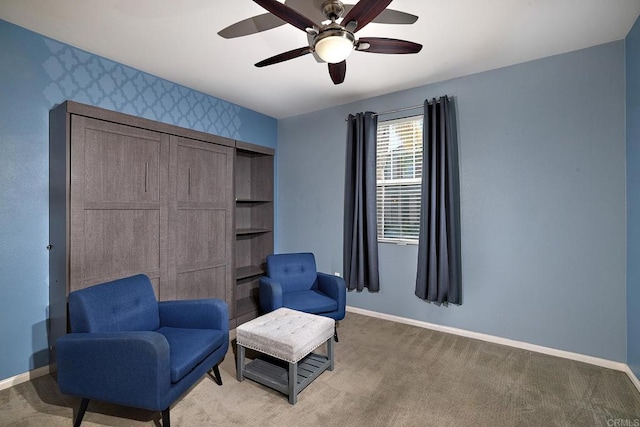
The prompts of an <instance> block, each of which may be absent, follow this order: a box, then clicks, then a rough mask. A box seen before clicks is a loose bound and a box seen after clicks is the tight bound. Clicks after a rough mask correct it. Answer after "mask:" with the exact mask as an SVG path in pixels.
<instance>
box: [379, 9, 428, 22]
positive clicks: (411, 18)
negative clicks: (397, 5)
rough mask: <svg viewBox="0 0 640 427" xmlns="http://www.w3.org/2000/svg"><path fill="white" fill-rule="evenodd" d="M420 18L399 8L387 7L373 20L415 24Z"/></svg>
mask: <svg viewBox="0 0 640 427" xmlns="http://www.w3.org/2000/svg"><path fill="white" fill-rule="evenodd" d="M417 20H418V17H417V16H416V15H412V14H410V13H407V12H400V11H399V10H393V9H385V10H383V11H382V12H381V13H380V15H378V16H377V17H376V18H375V19H373V20H372V21H371V22H373V23H376V24H404V25H409V24H413V23H414V22H416V21H417Z"/></svg>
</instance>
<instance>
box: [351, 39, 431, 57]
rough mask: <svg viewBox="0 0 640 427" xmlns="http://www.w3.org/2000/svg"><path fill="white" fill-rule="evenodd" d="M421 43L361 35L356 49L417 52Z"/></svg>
mask: <svg viewBox="0 0 640 427" xmlns="http://www.w3.org/2000/svg"><path fill="white" fill-rule="evenodd" d="M421 49H422V45H421V44H418V43H414V42H409V41H406V40H398V39H387V38H382V37H362V38H360V39H359V40H358V46H357V48H356V50H358V51H360V52H369V53H391V54H403V53H418V52H420V50H421Z"/></svg>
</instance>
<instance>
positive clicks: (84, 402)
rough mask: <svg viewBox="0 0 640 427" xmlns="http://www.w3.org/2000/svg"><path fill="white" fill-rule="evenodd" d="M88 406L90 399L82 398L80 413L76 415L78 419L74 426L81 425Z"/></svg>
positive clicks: (78, 426)
mask: <svg viewBox="0 0 640 427" xmlns="http://www.w3.org/2000/svg"><path fill="white" fill-rule="evenodd" d="M87 406H89V399H82V402H80V408H79V409H78V415H77V416H76V420H75V421H74V423H73V427H80V424H81V423H82V418H83V417H84V413H85V412H87Z"/></svg>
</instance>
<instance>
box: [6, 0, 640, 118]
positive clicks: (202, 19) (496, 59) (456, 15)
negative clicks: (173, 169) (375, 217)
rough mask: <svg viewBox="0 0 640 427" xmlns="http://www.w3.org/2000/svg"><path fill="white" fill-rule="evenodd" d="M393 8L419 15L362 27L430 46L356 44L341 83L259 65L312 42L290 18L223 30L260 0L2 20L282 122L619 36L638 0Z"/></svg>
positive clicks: (25, 3) (76, 6) (15, 15)
mask: <svg viewBox="0 0 640 427" xmlns="http://www.w3.org/2000/svg"><path fill="white" fill-rule="evenodd" d="M307 1H309V2H314V1H315V2H317V1H318V0H307ZM320 3H321V1H320ZM344 3H346V4H353V3H355V0H354V1H345V2H344ZM389 8H391V9H394V10H399V11H403V12H408V13H411V14H414V15H418V16H419V19H418V21H417V22H416V23H414V24H412V25H391V24H377V23H371V24H369V25H368V26H366V27H365V28H364V29H363V30H362V31H359V32H358V33H357V34H356V35H357V36H359V37H364V36H368V37H390V38H398V39H404V40H410V41H414V42H417V43H420V44H422V45H423V46H424V47H423V49H422V51H421V52H420V53H418V54H416V55H380V54H371V53H364V52H354V53H353V54H352V55H351V56H350V57H349V58H348V59H347V75H346V79H345V82H344V83H343V84H341V85H334V84H333V83H332V82H331V79H330V78H329V74H328V71H327V66H326V64H321V63H317V62H316V61H315V59H314V57H313V56H312V55H306V56H304V57H300V58H296V59H293V60H290V61H286V62H283V63H280V64H276V65H272V66H269V67H265V68H256V67H254V64H255V63H256V62H258V61H260V60H262V59H265V58H268V57H271V56H273V55H276V54H278V53H281V52H284V51H288V50H292V49H295V48H299V47H303V46H305V45H307V37H306V34H305V33H304V32H302V31H300V30H299V29H297V28H295V27H293V26H291V25H284V26H281V27H278V28H275V29H271V30H268V31H265V32H261V33H258V34H252V35H248V36H244V37H239V38H233V39H224V38H222V37H220V36H219V35H218V34H217V33H218V31H220V30H222V29H223V28H226V27H228V26H229V25H231V24H234V23H236V22H238V21H241V20H244V19H247V18H250V17H252V16H256V15H260V14H263V13H266V11H265V10H264V9H262V8H261V7H260V6H258V5H257V4H255V3H254V2H253V1H251V0H55V1H53V0H0V18H1V19H4V20H6V21H9V22H12V23H15V24H17V25H20V26H22V27H25V28H28V29H30V30H33V31H35V32H38V33H40V34H44V35H46V36H49V37H51V38H54V39H56V40H59V41H63V42H66V43H68V44H70V45H73V46H76V47H78V48H81V49H84V50H87V51H89V52H92V53H95V54H98V55H101V56H103V57H106V58H109V59H112V60H114V61H117V62H120V63H122V64H126V65H129V66H131V67H134V68H137V69H139V70H142V71H145V72H148V73H151V74H154V75H156V76H159V77H162V78H165V79H167V80H170V81H173V82H176V83H179V84H182V85H185V86H188V87H190V88H193V89H196V90H199V91H201V92H204V93H207V94H210V95H213V96H215V97H218V98H221V99H224V100H227V101H230V102H233V103H236V104H239V105H241V106H244V107H247V108H250V109H253V110H256V111H259V112H261V113H264V114H267V115H269V116H272V117H275V118H283V117H289V116H294V115H297V114H301V113H305V112H310V111H315V110H319V109H323V108H327V107H331V106H335V105H340V104H345V103H348V102H352V101H357V100H361V99H365V98H369V97H372V96H377V95H382V94H386V93H390V92H395V91H398V90H402V89H407V88H411V87H416V86H420V85H424V84H428V83H433V82H437V81H442V80H447V79H450V78H454V77H459V76H463V75H468V74H472V73H477V72H480V71H486V70H490V69H495V68H499V67H504V66H507V65H512V64H517V63H521V62H525V61H529V60H533V59H537V58H542V57H545V56H550V55H555V54H559V53H564V52H569V51H573V50H577V49H581V48H585V47H589V46H595V45H598V44H602V43H606V42H610V41H614V40H620V39H623V38H624V37H625V36H626V34H627V33H628V31H629V30H630V29H631V26H632V25H633V23H634V22H635V20H636V18H637V17H638V15H639V14H640V0H395V1H393V2H392V3H391V5H390V6H389ZM309 18H311V19H312V20H314V21H316V19H315V18H314V17H311V16H310V17H309Z"/></svg>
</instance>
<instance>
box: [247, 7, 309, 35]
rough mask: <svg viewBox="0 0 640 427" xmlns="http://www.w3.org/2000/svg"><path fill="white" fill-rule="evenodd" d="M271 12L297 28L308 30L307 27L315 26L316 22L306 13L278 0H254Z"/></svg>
mask: <svg viewBox="0 0 640 427" xmlns="http://www.w3.org/2000/svg"><path fill="white" fill-rule="evenodd" d="M253 1H254V2H256V3H258V4H259V5H260V6H262V7H263V8H265V9H267V10H268V11H269V12H271V13H273V14H274V15H275V16H277V17H278V18H280V19H282V20H283V21H286V22H288V23H289V24H291V25H293V26H294V27H296V28H300V29H301V30H302V31H306V30H307V28H313V27H314V26H315V24H314V23H313V21H312V20H310V19H309V18H307V17H306V16H304V15H301V14H299V13H298V12H296V11H295V10H293V9H291V8H290V7H289V6H287V5H285V4H283V3H280V2H279V1H277V0H253Z"/></svg>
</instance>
